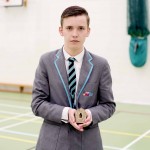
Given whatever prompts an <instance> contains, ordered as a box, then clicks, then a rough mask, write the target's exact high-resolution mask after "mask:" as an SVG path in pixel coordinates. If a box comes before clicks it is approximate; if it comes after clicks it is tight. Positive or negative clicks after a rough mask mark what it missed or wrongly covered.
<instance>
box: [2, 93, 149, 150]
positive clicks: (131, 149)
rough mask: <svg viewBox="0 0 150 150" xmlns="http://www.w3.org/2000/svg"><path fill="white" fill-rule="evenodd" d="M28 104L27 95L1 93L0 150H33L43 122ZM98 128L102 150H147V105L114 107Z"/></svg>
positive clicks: (28, 96)
mask: <svg viewBox="0 0 150 150" xmlns="http://www.w3.org/2000/svg"><path fill="white" fill-rule="evenodd" d="M30 103H31V95H30V94H19V93H4V92H0V150H35V144H36V140H37V137H38V133H39V129H40V126H41V123H42V119H40V118H38V117H35V116H34V115H33V114H32V111H31V108H30ZM99 126H100V128H101V134H102V139H103V144H104V150H150V105H133V104H121V103H117V111H116V113H115V115H114V116H113V117H112V118H111V119H109V120H107V121H104V122H102V123H100V124H99Z"/></svg>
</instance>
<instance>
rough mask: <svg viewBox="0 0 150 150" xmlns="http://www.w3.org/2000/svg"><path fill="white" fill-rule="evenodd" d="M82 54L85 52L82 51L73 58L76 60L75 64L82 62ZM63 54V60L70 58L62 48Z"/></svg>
mask: <svg viewBox="0 0 150 150" xmlns="http://www.w3.org/2000/svg"><path fill="white" fill-rule="evenodd" d="M84 52H85V50H84V49H83V50H82V52H81V53H80V54H78V55H76V56H74V58H75V59H76V61H77V62H79V63H81V62H82V60H83V56H84ZM63 53H64V57H65V60H68V58H69V57H72V56H70V55H69V54H68V53H67V52H66V51H65V50H64V48H63Z"/></svg>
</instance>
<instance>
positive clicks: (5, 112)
mask: <svg viewBox="0 0 150 150" xmlns="http://www.w3.org/2000/svg"><path fill="white" fill-rule="evenodd" d="M0 113H1V114H7V115H19V114H24V113H18V112H11V111H0ZM33 116H34V115H33V113H31V115H29V117H33Z"/></svg>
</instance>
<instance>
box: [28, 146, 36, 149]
mask: <svg viewBox="0 0 150 150" xmlns="http://www.w3.org/2000/svg"><path fill="white" fill-rule="evenodd" d="M32 149H35V146H34V147H31V148H29V149H27V150H32Z"/></svg>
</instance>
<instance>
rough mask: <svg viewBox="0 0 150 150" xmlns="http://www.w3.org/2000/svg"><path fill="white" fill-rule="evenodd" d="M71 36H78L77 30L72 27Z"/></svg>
mask: <svg viewBox="0 0 150 150" xmlns="http://www.w3.org/2000/svg"><path fill="white" fill-rule="evenodd" d="M72 36H73V37H78V31H77V30H76V29H74V30H73V31H72Z"/></svg>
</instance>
